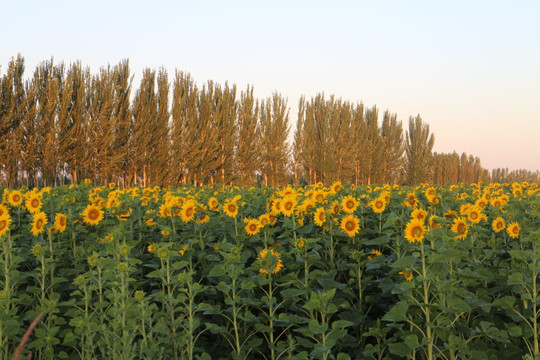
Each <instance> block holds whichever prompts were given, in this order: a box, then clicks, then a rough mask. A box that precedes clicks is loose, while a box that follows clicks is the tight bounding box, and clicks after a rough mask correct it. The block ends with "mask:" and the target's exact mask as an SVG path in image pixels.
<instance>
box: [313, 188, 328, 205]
mask: <svg viewBox="0 0 540 360" xmlns="http://www.w3.org/2000/svg"><path fill="white" fill-rule="evenodd" d="M325 197H326V193H325V192H324V190H322V189H317V190H315V192H314V193H313V196H312V199H313V201H315V202H323V200H324V198H325Z"/></svg>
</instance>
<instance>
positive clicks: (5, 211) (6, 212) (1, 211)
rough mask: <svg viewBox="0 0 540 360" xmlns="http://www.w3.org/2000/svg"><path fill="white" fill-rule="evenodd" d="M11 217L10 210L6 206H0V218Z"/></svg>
mask: <svg viewBox="0 0 540 360" xmlns="http://www.w3.org/2000/svg"><path fill="white" fill-rule="evenodd" d="M4 215H9V209H8V208H7V206H6V205H4V204H0V216H4Z"/></svg>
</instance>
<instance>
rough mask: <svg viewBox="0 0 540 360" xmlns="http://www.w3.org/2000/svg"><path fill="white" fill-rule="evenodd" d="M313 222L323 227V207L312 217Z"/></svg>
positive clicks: (324, 218) (324, 217)
mask: <svg viewBox="0 0 540 360" xmlns="http://www.w3.org/2000/svg"><path fill="white" fill-rule="evenodd" d="M313 219H314V222H315V224H316V225H317V226H323V224H324V223H325V222H326V212H325V211H324V208H323V207H318V208H317V210H315V214H314V215H313Z"/></svg>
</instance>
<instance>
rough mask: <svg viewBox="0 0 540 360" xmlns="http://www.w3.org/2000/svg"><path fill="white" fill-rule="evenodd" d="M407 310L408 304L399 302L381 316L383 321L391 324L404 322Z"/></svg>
mask: <svg viewBox="0 0 540 360" xmlns="http://www.w3.org/2000/svg"><path fill="white" fill-rule="evenodd" d="M407 310H409V304H407V303H406V302H404V301H400V302H398V303H397V304H396V305H394V307H392V309H390V311H389V312H388V313H386V315H384V316H383V320H384V321H391V322H399V321H405V320H407Z"/></svg>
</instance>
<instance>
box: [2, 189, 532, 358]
mask: <svg viewBox="0 0 540 360" xmlns="http://www.w3.org/2000/svg"><path fill="white" fill-rule="evenodd" d="M0 190H2V189H0ZM2 200H3V201H2V204H1V205H0V359H11V358H12V357H13V355H14V353H15V351H16V349H17V347H18V345H19V342H20V341H21V338H22V337H23V334H24V333H25V331H26V330H27V329H28V328H29V326H30V324H31V323H32V321H33V320H34V319H35V318H36V317H38V315H40V314H42V318H41V319H40V320H39V322H38V323H37V326H36V327H35V329H34V330H33V333H32V334H31V335H30V337H29V339H28V341H27V343H26V346H25V349H24V351H23V356H27V354H28V353H29V352H32V358H33V359H154V360H156V359H235V360H238V359H268V360H270V359H271V360H276V359H299V360H300V359H337V360H345V359H430V360H431V359H445V360H450V359H508V358H513V359H528V360H532V359H540V355H539V354H540V350H539V344H538V342H539V340H538V339H539V337H540V329H539V322H540V303H539V295H540V290H539V289H540V283H539V281H538V280H539V273H540V190H539V189H538V185H537V184H534V183H533V184H528V183H512V184H506V183H505V184H499V183H492V184H482V183H478V184H472V185H465V184H459V185H451V186H450V185H448V186H443V187H440V186H430V185H427V184H425V185H420V186H417V187H404V186H397V185H395V186H390V185H384V186H350V185H342V184H341V183H339V182H336V183H333V184H327V186H324V185H323V184H317V185H315V186H306V187H290V186H289V187H285V188H279V189H276V188H270V187H256V188H255V187H251V188H247V187H246V188H240V187H225V186H206V187H187V186H186V187H181V188H169V189H162V188H159V187H148V188H138V187H132V188H128V189H117V188H116V186H115V184H112V183H111V184H109V186H97V187H96V186H92V185H91V182H90V181H85V182H83V183H81V184H80V185H72V186H64V187H56V188H42V189H26V188H20V189H3V199H2Z"/></svg>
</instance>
